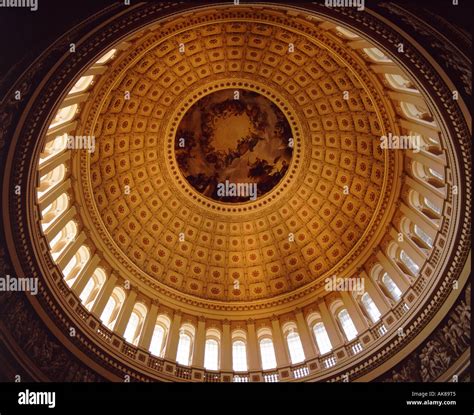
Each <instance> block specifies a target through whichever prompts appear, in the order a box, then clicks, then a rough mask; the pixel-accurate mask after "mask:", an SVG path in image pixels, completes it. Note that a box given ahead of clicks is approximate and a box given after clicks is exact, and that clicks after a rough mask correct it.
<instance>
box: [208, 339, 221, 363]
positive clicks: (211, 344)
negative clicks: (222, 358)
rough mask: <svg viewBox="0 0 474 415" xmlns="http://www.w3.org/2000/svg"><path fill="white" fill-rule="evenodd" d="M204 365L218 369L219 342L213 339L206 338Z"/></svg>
mask: <svg viewBox="0 0 474 415" xmlns="http://www.w3.org/2000/svg"><path fill="white" fill-rule="evenodd" d="M204 367H205V368H206V369H208V370H219V342H218V341H217V340H215V339H207V340H206V347H205V350H204Z"/></svg>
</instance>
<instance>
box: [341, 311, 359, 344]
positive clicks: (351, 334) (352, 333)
mask: <svg viewBox="0 0 474 415" xmlns="http://www.w3.org/2000/svg"><path fill="white" fill-rule="evenodd" d="M337 317H338V319H339V323H341V327H342V330H343V332H344V334H345V335H346V338H347V340H348V341H351V340H354V339H355V338H356V337H357V334H358V333H357V329H356V328H355V326H354V323H353V322H352V319H351V316H350V315H349V312H348V311H347V310H346V309H343V310H341V311H339V313H338V315H337Z"/></svg>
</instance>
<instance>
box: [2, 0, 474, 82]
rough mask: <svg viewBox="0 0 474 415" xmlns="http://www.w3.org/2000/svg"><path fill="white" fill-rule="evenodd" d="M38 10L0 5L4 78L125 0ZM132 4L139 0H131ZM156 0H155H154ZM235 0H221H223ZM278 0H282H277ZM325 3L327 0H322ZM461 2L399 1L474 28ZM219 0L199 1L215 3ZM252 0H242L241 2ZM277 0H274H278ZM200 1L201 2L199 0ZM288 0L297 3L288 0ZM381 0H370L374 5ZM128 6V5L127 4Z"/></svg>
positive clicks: (76, 1)
mask: <svg viewBox="0 0 474 415" xmlns="http://www.w3.org/2000/svg"><path fill="white" fill-rule="evenodd" d="M37 1H38V10H37V11H35V12H33V11H30V10H29V9H28V8H0V79H1V78H3V76H4V75H5V74H6V73H7V72H8V71H9V70H10V68H12V67H13V66H15V65H17V64H20V66H21V65H22V64H21V63H20V62H23V64H24V63H25V62H27V61H31V60H32V59H34V57H35V56H37V55H38V54H40V53H41V51H42V50H43V49H45V48H46V47H47V46H48V45H50V44H51V43H52V42H54V40H55V39H57V38H58V37H59V36H61V35H62V34H63V33H65V32H67V31H68V30H70V29H71V28H72V27H73V26H74V25H76V24H77V23H78V22H80V21H81V20H83V19H85V18H87V17H88V16H91V15H93V14H95V13H97V12H98V11H99V10H101V9H102V8H104V7H107V6H109V5H111V4H113V3H119V4H123V3H124V1H123V0H66V1H65V0H37ZM130 1H131V3H132V4H134V3H136V2H138V0H130ZM150 1H153V0H150ZM223 1H224V2H225V1H229V2H230V1H232V0H221V1H220V2H223ZM276 1H278V0H276ZM319 1H320V2H321V3H323V2H324V0H319ZM458 1H459V5H458V6H453V5H452V0H416V1H409V2H407V1H404V0H398V1H395V3H397V4H403V3H406V4H407V5H409V6H410V8H417V9H420V10H421V9H422V8H423V7H426V8H427V9H428V10H430V11H432V12H433V13H436V14H438V15H441V16H444V17H445V18H447V19H448V20H449V21H450V22H451V23H453V24H455V25H457V26H459V27H462V28H464V29H465V30H466V31H470V30H471V25H472V23H471V20H470V19H471V15H472V13H471V12H470V9H471V8H472V4H473V2H472V1H470V0H458ZM212 2H215V0H210V1H207V2H203V1H200V2H199V3H212ZM246 2H247V3H248V2H250V1H246V0H241V4H244V3H246ZM274 2H275V1H273V3H274ZM196 3H197V2H196ZM288 3H295V2H293V1H288ZM374 3H377V1H374V0H366V2H365V4H366V6H367V7H370V5H371V4H374ZM124 7H125V6H124Z"/></svg>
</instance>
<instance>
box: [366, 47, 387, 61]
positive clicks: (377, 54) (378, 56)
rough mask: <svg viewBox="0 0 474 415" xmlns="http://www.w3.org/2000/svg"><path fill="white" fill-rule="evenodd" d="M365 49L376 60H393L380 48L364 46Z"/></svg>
mask: <svg viewBox="0 0 474 415" xmlns="http://www.w3.org/2000/svg"><path fill="white" fill-rule="evenodd" d="M363 51H364V52H365V53H366V54H367V56H368V57H369V58H370V59H372V60H373V61H375V62H392V61H391V60H390V58H389V57H387V55H385V54H384V53H383V52H382V51H381V50H380V49H378V48H364V49H363Z"/></svg>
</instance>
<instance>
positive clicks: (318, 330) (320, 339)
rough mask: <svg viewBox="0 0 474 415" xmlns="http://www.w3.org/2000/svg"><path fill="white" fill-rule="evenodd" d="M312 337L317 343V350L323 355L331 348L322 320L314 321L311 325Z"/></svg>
mask: <svg viewBox="0 0 474 415" xmlns="http://www.w3.org/2000/svg"><path fill="white" fill-rule="evenodd" d="M313 333H314V337H315V338H316V343H317V345H318V349H319V352H320V353H321V354H322V355H323V354H326V353H328V352H330V351H331V350H332V344H331V340H329V336H328V333H327V331H326V327H324V323H323V322H321V321H320V322H319V323H316V324H315V325H314V326H313Z"/></svg>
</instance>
